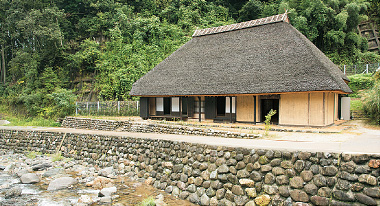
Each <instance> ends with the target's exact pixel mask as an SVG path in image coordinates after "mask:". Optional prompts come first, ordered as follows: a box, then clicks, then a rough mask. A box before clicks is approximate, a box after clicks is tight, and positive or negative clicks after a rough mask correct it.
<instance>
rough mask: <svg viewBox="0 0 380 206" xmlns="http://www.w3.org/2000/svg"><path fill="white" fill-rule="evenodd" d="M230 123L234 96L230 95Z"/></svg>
mask: <svg viewBox="0 0 380 206" xmlns="http://www.w3.org/2000/svg"><path fill="white" fill-rule="evenodd" d="M230 123H232V97H230Z"/></svg>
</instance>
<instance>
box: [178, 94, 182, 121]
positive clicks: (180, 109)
mask: <svg viewBox="0 0 380 206" xmlns="http://www.w3.org/2000/svg"><path fill="white" fill-rule="evenodd" d="M179 120H182V97H179Z"/></svg>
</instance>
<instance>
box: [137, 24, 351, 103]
mask: <svg viewBox="0 0 380 206" xmlns="http://www.w3.org/2000/svg"><path fill="white" fill-rule="evenodd" d="M344 80H348V78H347V77H346V76H345V75H344V74H343V73H342V72H341V71H340V69H339V68H338V67H337V66H336V65H335V64H334V63H333V62H331V61H330V60H329V58H328V57H326V56H325V55H324V54H323V53H322V52H321V51H320V50H319V49H318V48H317V47H316V46H315V45H314V44H313V43H312V42H310V41H309V40H308V39H307V38H306V37H305V36H304V35H302V34H301V33H300V32H299V31H297V30H296V29H295V28H294V27H293V26H291V25H290V24H289V23H287V22H284V21H279V22H272V23H270V24H264V25H260V26H254V27H247V28H243V29H242V28H241V29H238V30H233V31H228V32H225V31H224V32H218V33H213V34H208V35H200V36H194V37H193V38H192V39H191V40H190V41H188V42H187V43H186V44H184V45H183V46H182V47H181V48H179V49H178V50H176V51H175V52H174V53H172V54H171V55H170V56H169V57H168V58H166V59H165V60H163V61H162V62H161V63H159V64H158V65H157V66H156V67H154V68H153V69H152V70H151V71H150V72H148V73H147V74H145V75H144V76H143V77H142V78H140V79H139V80H138V81H136V82H135V83H134V84H133V86H132V90H131V92H130V95H136V96H164V95H170V96H171V95H173V96H175V95H178V96H181V95H184V96H186V95H231V94H263V93H285V92H309V91H337V92H342V93H350V92H351V90H350V88H349V87H348V86H347V84H346V83H345V82H344Z"/></svg>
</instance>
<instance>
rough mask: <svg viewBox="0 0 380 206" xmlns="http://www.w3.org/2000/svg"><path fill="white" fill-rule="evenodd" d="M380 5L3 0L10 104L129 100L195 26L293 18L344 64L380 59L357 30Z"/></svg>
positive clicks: (50, 113) (59, 107) (62, 110)
mask: <svg viewBox="0 0 380 206" xmlns="http://www.w3.org/2000/svg"><path fill="white" fill-rule="evenodd" d="M379 8H380V4H379V0H269V1H267V0H262V1H259V0H207V1H206V0H134V1H127V0H102V1H100V0H99V1H98V0H33V1H30V0H0V23H1V33H0V45H1V78H0V80H1V82H2V83H1V85H0V96H1V105H2V107H3V108H7V109H9V110H11V111H13V112H16V113H18V114H22V115H24V116H27V117H36V116H37V117H41V118H56V117H63V116H65V115H68V114H71V113H72V111H73V109H74V108H75V105H74V102H75V101H77V100H84V101H88V100H126V99H130V98H131V97H130V96H129V95H128V93H129V90H130V89H131V86H132V84H133V83H134V82H135V81H136V80H137V79H139V78H140V77H141V76H142V75H144V74H145V73H146V72H148V71H149V70H150V69H152V68H153V67H154V66H155V65H157V64H158V63H159V62H161V61H162V60H163V59H165V58H166V57H167V56H168V55H170V54H171V53H172V52H174V51H175V50H176V49H178V48H179V47H180V46H181V45H183V44H184V43H185V42H187V41H188V40H189V39H191V35H192V33H193V32H194V30H195V29H197V28H198V29H201V28H208V27H214V26H220V25H227V24H232V23H236V22H241V21H247V20H252V19H257V18H261V17H266V16H271V15H275V14H279V13H284V12H285V11H286V10H287V11H288V12H289V19H290V22H291V24H292V25H293V26H294V27H296V28H297V29H298V30H299V31H300V32H302V33H303V34H304V35H305V36H306V37H307V38H309V39H310V40H311V41H312V42H313V43H314V44H315V45H316V46H317V47H318V48H319V49H321V50H322V51H323V52H324V53H325V54H326V55H327V56H328V57H329V58H330V59H331V60H332V61H333V62H334V63H335V64H357V63H372V62H379V60H380V56H379V54H376V53H372V52H368V51H367V49H368V46H367V40H366V39H365V38H363V37H361V36H360V35H358V33H357V25H358V24H359V23H360V22H362V21H365V20H368V19H371V20H374V21H376V22H377V24H378V23H379Z"/></svg>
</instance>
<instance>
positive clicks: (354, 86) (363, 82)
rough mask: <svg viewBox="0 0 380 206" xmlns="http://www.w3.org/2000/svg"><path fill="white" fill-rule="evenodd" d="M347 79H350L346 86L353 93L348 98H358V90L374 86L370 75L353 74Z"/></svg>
mask: <svg viewBox="0 0 380 206" xmlns="http://www.w3.org/2000/svg"><path fill="white" fill-rule="evenodd" d="M348 78H349V79H350V82H349V83H348V86H349V87H350V88H351V90H352V92H353V93H352V94H350V97H359V94H358V92H359V91H360V90H366V89H370V88H372V87H373V85H374V78H373V77H372V74H355V75H352V76H349V77H348Z"/></svg>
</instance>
